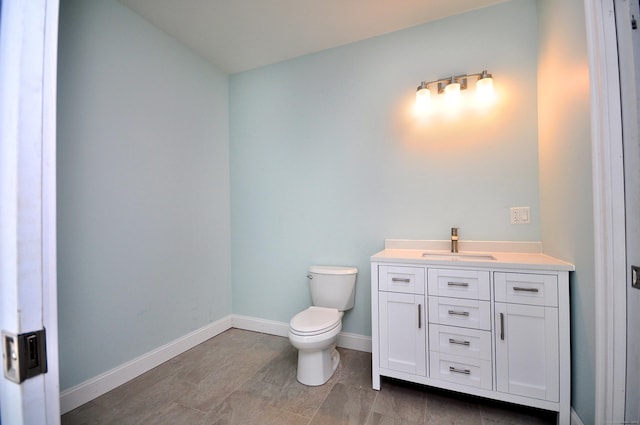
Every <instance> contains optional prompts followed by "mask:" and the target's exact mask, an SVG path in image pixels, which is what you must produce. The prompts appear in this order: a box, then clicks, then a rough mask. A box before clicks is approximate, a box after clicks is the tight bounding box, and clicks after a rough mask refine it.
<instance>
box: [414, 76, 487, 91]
mask: <svg viewBox="0 0 640 425" xmlns="http://www.w3.org/2000/svg"><path fill="white" fill-rule="evenodd" d="M469 78H477V79H479V80H480V79H483V78H491V74H489V73H487V71H486V70H483V71H482V72H477V73H473V74H462V75H453V76H451V77H447V78H441V79H439V80H433V81H427V82H425V81H422V82H421V83H420V86H418V89H420V88H423V89H424V88H427V89H428V88H429V86H430V85H432V84H436V85H437V87H438V93H444V88H445V87H446V86H448V85H449V84H452V83H458V84H460V90H465V89H466V88H467V80H468V79H469Z"/></svg>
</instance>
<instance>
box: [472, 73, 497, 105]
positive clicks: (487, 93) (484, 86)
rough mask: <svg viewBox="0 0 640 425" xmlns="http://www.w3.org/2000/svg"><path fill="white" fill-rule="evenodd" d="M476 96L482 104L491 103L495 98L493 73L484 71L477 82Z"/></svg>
mask: <svg viewBox="0 0 640 425" xmlns="http://www.w3.org/2000/svg"><path fill="white" fill-rule="evenodd" d="M476 98H477V100H478V102H479V103H480V104H481V105H489V104H491V103H492V102H493V101H494V99H495V94H494V92H493V78H491V74H487V73H486V71H485V72H483V75H482V77H480V79H479V80H478V82H477V83H476Z"/></svg>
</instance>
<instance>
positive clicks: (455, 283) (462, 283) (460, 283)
mask: <svg viewBox="0 0 640 425" xmlns="http://www.w3.org/2000/svg"><path fill="white" fill-rule="evenodd" d="M447 286H461V287H463V288H468V287H469V284H468V283H467V282H447Z"/></svg>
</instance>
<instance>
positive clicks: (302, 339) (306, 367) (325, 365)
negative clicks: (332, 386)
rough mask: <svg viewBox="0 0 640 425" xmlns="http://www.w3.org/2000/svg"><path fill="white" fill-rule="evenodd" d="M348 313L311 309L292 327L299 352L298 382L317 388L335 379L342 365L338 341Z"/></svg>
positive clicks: (295, 344) (299, 314)
mask: <svg viewBox="0 0 640 425" xmlns="http://www.w3.org/2000/svg"><path fill="white" fill-rule="evenodd" d="M343 314H344V313H342V312H341V311H338V310H336V309H334V308H325V307H315V306H312V307H309V308H308V309H306V310H304V311H302V312H300V313H298V314H296V315H295V316H294V317H293V319H291V322H290V323H289V341H290V342H291V345H293V346H294V347H296V348H297V349H298V371H297V374H296V377H297V379H298V382H300V383H302V384H304V385H309V386H317V385H322V384H324V383H325V382H327V381H328V380H329V378H331V375H333V372H335V370H336V369H337V368H338V364H340V353H338V350H336V339H338V334H339V333H340V331H341V330H342V316H343Z"/></svg>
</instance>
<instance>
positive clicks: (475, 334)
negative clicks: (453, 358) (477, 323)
mask: <svg viewBox="0 0 640 425" xmlns="http://www.w3.org/2000/svg"><path fill="white" fill-rule="evenodd" d="M429 350H431V351H437V352H439V353H448V354H455V355H459V356H465V357H473V358H476V359H481V360H489V361H490V360H491V332H490V331H481V330H477V329H467V328H458V327H454V326H445V325H435V324H430V325H429Z"/></svg>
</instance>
